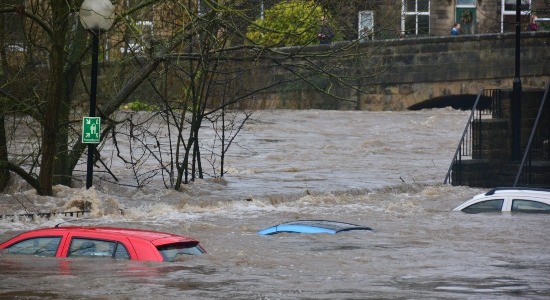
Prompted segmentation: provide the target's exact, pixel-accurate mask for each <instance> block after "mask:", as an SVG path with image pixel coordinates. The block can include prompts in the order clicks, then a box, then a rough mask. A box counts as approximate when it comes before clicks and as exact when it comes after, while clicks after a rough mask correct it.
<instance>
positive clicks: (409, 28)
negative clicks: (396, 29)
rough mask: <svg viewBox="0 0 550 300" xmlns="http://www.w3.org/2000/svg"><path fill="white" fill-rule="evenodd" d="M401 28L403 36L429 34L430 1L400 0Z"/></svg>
mask: <svg viewBox="0 0 550 300" xmlns="http://www.w3.org/2000/svg"><path fill="white" fill-rule="evenodd" d="M402 5H403V13H402V17H401V30H402V31H403V34H404V35H405V36H410V35H429V34H430V1H429V0H402Z"/></svg>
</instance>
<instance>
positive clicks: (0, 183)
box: [0, 14, 10, 192]
mask: <svg viewBox="0 0 550 300" xmlns="http://www.w3.org/2000/svg"><path fill="white" fill-rule="evenodd" d="M4 19H5V17H4V14H0V45H4V44H5V42H4V40H5V39H4V36H5V33H6V32H5V27H4V24H5V23H4V22H5V21H4ZM0 51H2V53H0V57H1V58H2V65H1V66H0V68H1V69H0V70H1V71H0V86H3V84H4V82H6V75H5V74H6V73H7V72H8V61H7V59H6V48H5V47H2V49H1V50H0ZM4 107H5V104H4V103H2V102H1V101H0V161H5V162H8V146H7V144H6V128H5V127H4V126H5V125H4ZM9 179H10V171H9V170H8V169H2V168H0V192H1V191H3V190H4V189H5V188H6V186H7V185H8V181H9Z"/></svg>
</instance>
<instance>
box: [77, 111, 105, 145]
mask: <svg viewBox="0 0 550 300" xmlns="http://www.w3.org/2000/svg"><path fill="white" fill-rule="evenodd" d="M100 127H101V118H99V117H84V118H83V119H82V143H83V144H99V133H100V132H101V130H100Z"/></svg>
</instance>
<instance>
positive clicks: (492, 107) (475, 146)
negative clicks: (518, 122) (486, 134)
mask: <svg viewBox="0 0 550 300" xmlns="http://www.w3.org/2000/svg"><path fill="white" fill-rule="evenodd" d="M487 116H490V117H492V118H499V117H502V98H501V90H499V89H481V90H480V91H479V93H478V94H477V98H476V100H475V102H474V105H473V107H472V110H471V113H470V117H469V118H468V121H467V123H466V127H465V128H464V132H463V133H462V137H461V138H460V142H459V143H458V147H457V148H456V151H455V155H454V157H453V160H452V162H451V166H450V167H449V170H448V171H447V175H446V176H445V181H444V183H445V184H447V183H450V184H453V185H461V184H462V182H461V179H462V176H461V170H462V166H461V165H462V158H463V157H470V158H474V157H480V156H481V149H482V147H481V145H482V143H483V136H482V134H481V133H482V130H481V126H482V124H483V123H482V122H481V119H482V118H484V117H485V118H487ZM474 122H475V123H476V125H477V126H478V127H477V128H476V130H472V128H473V126H472V124H473V123H474ZM453 166H454V170H455V172H456V173H457V174H454V175H455V176H454V177H455V180H457V181H458V182H453V178H452V176H451V175H452V172H453Z"/></svg>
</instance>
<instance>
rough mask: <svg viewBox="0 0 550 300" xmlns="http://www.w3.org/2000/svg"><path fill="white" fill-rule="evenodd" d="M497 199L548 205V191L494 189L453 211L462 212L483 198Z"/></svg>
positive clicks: (549, 201) (510, 188) (549, 202)
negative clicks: (512, 198) (524, 200)
mask: <svg viewBox="0 0 550 300" xmlns="http://www.w3.org/2000/svg"><path fill="white" fill-rule="evenodd" d="M498 197H521V198H527V199H533V200H537V201H540V202H545V203H548V204H550V189H543V188H524V187H523V188H522V187H502V188H494V189H491V190H489V191H488V192H486V193H482V194H478V195H475V196H474V197H472V198H470V199H468V200H467V201H465V202H464V203H462V204H460V205H459V206H457V207H456V208H454V209H453V210H454V211H458V210H462V209H464V208H465V207H468V206H470V205H472V204H474V203H477V202H478V201H480V200H482V199H485V198H498Z"/></svg>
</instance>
